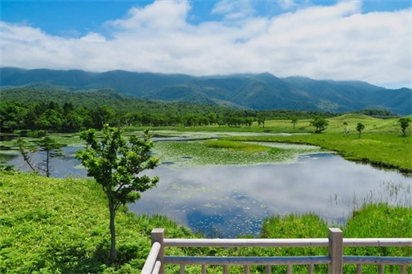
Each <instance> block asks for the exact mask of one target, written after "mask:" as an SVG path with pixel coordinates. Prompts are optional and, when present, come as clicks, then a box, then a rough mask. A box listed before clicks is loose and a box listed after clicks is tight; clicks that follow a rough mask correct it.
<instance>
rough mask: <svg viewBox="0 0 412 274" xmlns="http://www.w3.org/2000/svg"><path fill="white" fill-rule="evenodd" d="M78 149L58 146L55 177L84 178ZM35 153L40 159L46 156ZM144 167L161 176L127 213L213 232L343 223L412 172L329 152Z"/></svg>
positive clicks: (18, 159)
mask: <svg viewBox="0 0 412 274" xmlns="http://www.w3.org/2000/svg"><path fill="white" fill-rule="evenodd" d="M78 149H79V147H65V148H63V150H64V153H65V154H66V155H67V157H66V158H55V159H53V160H52V166H53V170H52V177H66V176H82V177H84V176H86V170H84V169H81V168H79V164H80V162H79V161H78V160H76V159H75V157H74V153H75V152H76V151H77V150H78ZM10 157H14V158H13V159H12V160H9V162H8V164H13V165H15V166H16V167H17V168H19V167H21V168H22V170H25V168H24V161H23V160H22V159H21V157H18V155H14V156H10ZM36 157H38V159H39V160H41V159H42V157H43V156H42V155H41V154H40V155H37V156H36ZM187 160H189V161H190V159H187ZM26 170H27V169H26ZM145 173H146V174H148V175H149V176H155V175H157V176H159V177H160V182H159V184H158V186H157V187H156V188H154V189H152V190H149V191H147V192H145V193H144V194H143V195H142V198H141V199H140V200H139V201H138V202H137V203H136V204H132V205H130V206H129V208H130V210H131V211H133V212H136V213H148V214H154V213H160V214H165V215H167V216H168V217H170V218H171V219H174V220H176V221H177V222H178V223H179V224H182V225H186V226H188V227H190V228H191V229H192V230H193V231H200V232H202V233H204V234H205V235H208V236H210V237H216V236H218V237H235V236H237V235H245V234H252V235H258V234H259V233H260V229H261V223H262V220H263V219H264V218H265V217H267V216H270V215H274V214H281V215H284V214H289V213H300V214H302V213H307V212H314V213H317V214H319V215H320V216H321V217H322V218H325V219H326V220H328V221H330V222H342V221H343V220H344V219H345V218H346V217H347V216H348V214H349V213H350V211H351V208H352V206H353V205H354V204H355V202H354V201H353V198H354V196H356V197H362V195H366V194H370V193H376V195H380V194H382V193H381V192H382V182H394V183H400V184H402V185H404V186H405V187H406V188H407V189H408V190H407V191H405V189H398V190H397V191H398V192H405V193H406V194H405V195H408V193H409V194H411V193H412V191H411V189H412V182H411V178H407V177H405V176H403V175H402V174H400V173H398V172H395V171H384V170H377V169H375V168H373V167H371V166H369V165H360V164H356V163H353V162H349V161H346V160H344V159H343V158H341V157H340V156H337V155H334V154H314V155H305V156H301V157H299V159H298V162H296V163H292V164H268V165H255V166H203V167H186V168H184V169H179V170H176V169H174V168H173V163H171V162H170V163H167V164H162V165H160V166H159V167H157V168H156V169H155V170H151V171H147V172H145ZM401 194H402V193H401ZM397 195H398V194H397ZM385 197H386V198H384V201H387V202H389V203H391V202H392V200H390V199H389V198H388V197H389V196H388V195H387V196H385ZM372 199H373V197H372ZM385 199H386V200H385ZM407 199H409V200H408V201H407V203H409V204H407V206H411V204H410V199H411V198H410V196H409V198H407ZM396 202H399V199H398V200H397V201H396Z"/></svg>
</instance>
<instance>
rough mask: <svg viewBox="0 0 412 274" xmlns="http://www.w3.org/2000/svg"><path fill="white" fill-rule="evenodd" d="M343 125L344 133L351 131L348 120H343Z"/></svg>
mask: <svg viewBox="0 0 412 274" xmlns="http://www.w3.org/2000/svg"><path fill="white" fill-rule="evenodd" d="M343 126H344V133H345V134H348V133H349V131H348V123H347V122H343Z"/></svg>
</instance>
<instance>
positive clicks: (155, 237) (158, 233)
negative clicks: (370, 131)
mask: <svg viewBox="0 0 412 274" xmlns="http://www.w3.org/2000/svg"><path fill="white" fill-rule="evenodd" d="M164 238H165V230H164V228H154V229H153V230H152V245H153V244H154V243H155V242H158V243H159V244H160V250H159V254H158V255H157V260H158V261H160V269H159V274H164V273H165V264H164V262H165V260H164V257H165V246H164V243H163V240H164Z"/></svg>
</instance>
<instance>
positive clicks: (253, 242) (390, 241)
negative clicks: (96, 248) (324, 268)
mask: <svg viewBox="0 0 412 274" xmlns="http://www.w3.org/2000/svg"><path fill="white" fill-rule="evenodd" d="M315 246H318V247H319V246H323V247H328V255H325V256H280V257H208V256H203V257H201V256H165V248H166V247H225V248H227V247H315ZM344 246H345V247H347V246H352V247H356V246H375V247H376V246H397V247H402V246H403V247H405V246H408V247H411V248H412V238H366V239H360V238H343V233H342V231H341V230H340V229H338V228H329V236H328V238H315V239H165V238H164V229H162V228H155V229H153V230H152V249H151V251H150V253H149V255H148V257H147V259H146V263H145V265H144V267H143V269H142V272H141V273H142V274H158V273H161V274H163V273H165V264H177V265H180V273H182V274H183V273H185V266H186V265H193V264H195V265H201V266H202V274H203V273H207V265H221V266H223V273H229V272H228V269H229V266H230V265H242V266H244V272H245V273H249V269H250V266H251V265H264V266H266V273H271V266H272V265H286V266H287V272H288V273H292V266H293V265H307V266H308V273H313V266H314V265H317V264H327V265H328V273H333V274H341V273H342V269H343V264H355V265H357V273H362V266H363V265H365V264H374V265H378V273H379V274H381V273H384V266H385V265H399V266H400V273H401V274H405V273H406V266H407V265H412V257H372V256H346V255H345V256H344V255H343V247H344Z"/></svg>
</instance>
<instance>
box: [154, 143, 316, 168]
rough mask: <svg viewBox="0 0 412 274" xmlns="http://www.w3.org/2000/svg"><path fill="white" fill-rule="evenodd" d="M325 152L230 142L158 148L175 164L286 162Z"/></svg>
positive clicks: (305, 147) (157, 148) (162, 146)
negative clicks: (302, 156) (303, 155)
mask: <svg viewBox="0 0 412 274" xmlns="http://www.w3.org/2000/svg"><path fill="white" fill-rule="evenodd" d="M321 151H322V150H321V149H320V148H318V147H314V146H310V147H309V146H302V147H299V146H297V145H295V146H294V147H271V146H270V144H269V145H265V144H264V143H259V144H248V143H241V142H226V141H189V142H158V143H156V146H155V149H154V152H155V153H156V154H157V156H158V157H160V159H161V161H162V162H167V163H170V162H172V163H173V164H174V165H175V166H179V165H180V166H181V165H189V166H196V165H257V164H268V163H286V162H294V161H296V159H297V157H298V155H302V154H308V153H318V152H321Z"/></svg>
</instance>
